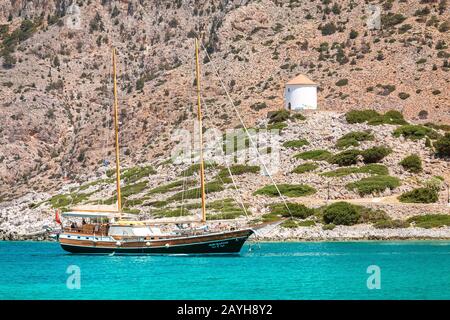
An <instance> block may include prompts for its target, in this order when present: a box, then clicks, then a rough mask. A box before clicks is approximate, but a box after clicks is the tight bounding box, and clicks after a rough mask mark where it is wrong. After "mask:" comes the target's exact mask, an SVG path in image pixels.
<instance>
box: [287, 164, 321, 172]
mask: <svg viewBox="0 0 450 320" xmlns="http://www.w3.org/2000/svg"><path fill="white" fill-rule="evenodd" d="M318 167H319V165H318V164H316V163H314V162H307V163H303V164H301V165H299V166H297V167H295V169H294V170H292V173H298V174H302V173H305V172H310V171H314V170H316V169H317V168H318Z"/></svg>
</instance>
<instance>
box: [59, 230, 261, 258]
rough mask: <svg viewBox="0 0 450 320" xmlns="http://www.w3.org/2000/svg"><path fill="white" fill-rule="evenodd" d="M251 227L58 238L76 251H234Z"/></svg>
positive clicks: (92, 252)
mask: <svg viewBox="0 0 450 320" xmlns="http://www.w3.org/2000/svg"><path fill="white" fill-rule="evenodd" d="M252 234H253V230H251V229H244V230H237V231H228V232H221V233H214V234H206V235H199V236H191V237H189V236H185V237H177V238H167V239H158V240H150V241H145V240H144V241H126V242H122V243H121V244H120V245H117V242H113V241H96V242H94V241H88V240H70V239H61V238H60V240H59V241H60V244H61V247H62V248H63V249H64V250H66V251H68V252H70V253H78V254H112V253H114V254H233V253H234V254H237V253H239V252H240V250H241V248H242V246H243V245H244V243H245V241H246V240H247V238H248V237H249V236H251V235H252Z"/></svg>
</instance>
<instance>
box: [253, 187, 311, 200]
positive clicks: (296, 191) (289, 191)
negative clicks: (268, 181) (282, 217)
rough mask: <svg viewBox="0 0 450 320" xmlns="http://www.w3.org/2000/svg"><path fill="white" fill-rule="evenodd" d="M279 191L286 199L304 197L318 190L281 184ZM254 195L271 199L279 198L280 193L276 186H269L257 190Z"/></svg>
mask: <svg viewBox="0 0 450 320" xmlns="http://www.w3.org/2000/svg"><path fill="white" fill-rule="evenodd" d="M278 189H279V190H280V192H281V194H282V195H284V196H286V197H303V196H309V195H312V194H314V193H316V189H314V188H313V187H310V186H308V185H306V184H279V185H278ZM253 194H254V195H266V196H269V197H278V196H279V193H278V191H277V189H276V188H275V186H274V185H267V186H265V187H263V188H261V189H259V190H256V191H255V192H254V193H253Z"/></svg>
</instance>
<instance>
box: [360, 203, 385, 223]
mask: <svg viewBox="0 0 450 320" xmlns="http://www.w3.org/2000/svg"><path fill="white" fill-rule="evenodd" d="M354 206H355V207H356V210H358V213H359V215H360V218H359V220H358V223H376V222H378V221H381V220H386V219H389V216H388V215H387V213H386V212H384V211H383V210H374V209H371V208H367V207H363V206H357V205H354Z"/></svg>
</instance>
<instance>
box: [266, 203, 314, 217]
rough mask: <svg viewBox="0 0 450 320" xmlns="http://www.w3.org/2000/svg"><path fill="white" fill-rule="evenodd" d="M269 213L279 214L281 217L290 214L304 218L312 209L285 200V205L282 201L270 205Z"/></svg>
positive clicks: (311, 212)
mask: <svg viewBox="0 0 450 320" xmlns="http://www.w3.org/2000/svg"><path fill="white" fill-rule="evenodd" d="M286 206H287V208H286ZM288 208H289V210H288ZM270 213H271V214H274V215H281V216H282V217H291V216H292V217H294V218H300V219H306V218H308V217H310V216H312V215H313V214H314V209H311V208H308V207H306V206H305V205H303V204H300V203H291V202H287V203H286V205H285V204H284V203H277V204H273V205H271V206H270Z"/></svg>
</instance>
